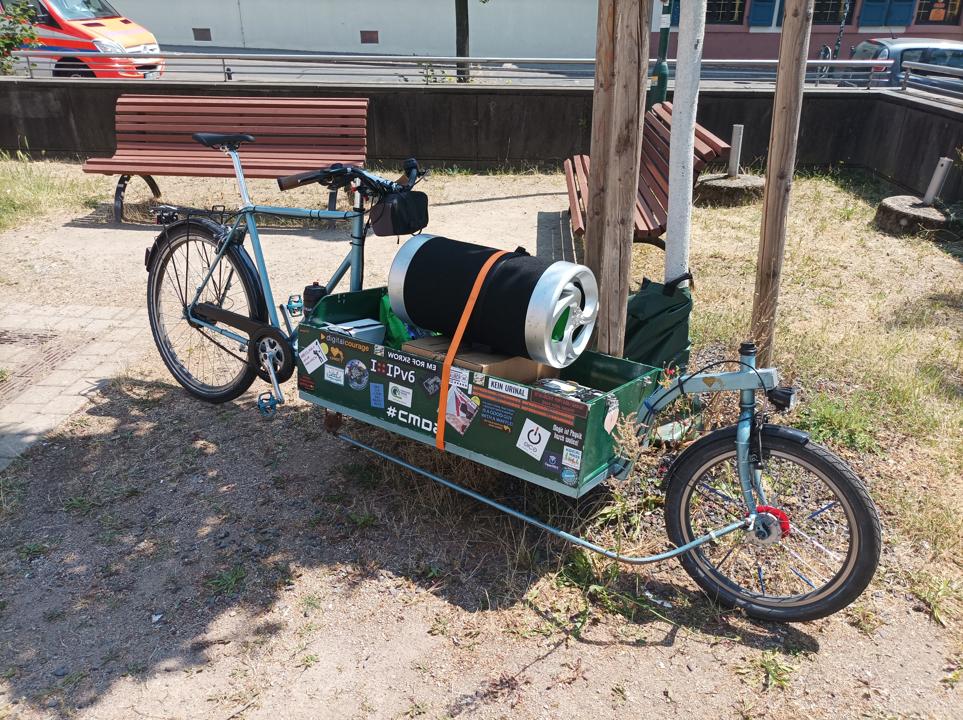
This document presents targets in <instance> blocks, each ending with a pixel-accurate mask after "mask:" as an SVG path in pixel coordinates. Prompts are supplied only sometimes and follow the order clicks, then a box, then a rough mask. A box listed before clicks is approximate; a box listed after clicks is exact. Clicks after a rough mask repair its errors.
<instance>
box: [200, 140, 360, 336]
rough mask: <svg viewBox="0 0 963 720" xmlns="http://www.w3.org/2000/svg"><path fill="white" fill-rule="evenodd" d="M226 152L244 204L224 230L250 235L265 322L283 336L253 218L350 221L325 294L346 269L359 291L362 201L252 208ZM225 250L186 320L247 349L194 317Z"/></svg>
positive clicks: (352, 286)
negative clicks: (330, 206)
mask: <svg viewBox="0 0 963 720" xmlns="http://www.w3.org/2000/svg"><path fill="white" fill-rule="evenodd" d="M225 152H226V153H227V154H228V155H230V157H231V161H232V162H233V163H234V173H235V175H236V176H237V186H238V190H239V191H240V193H241V199H242V201H243V202H244V205H243V207H241V209H240V210H239V211H238V215H237V218H236V219H235V221H234V225H233V226H232V227H231V228H230V230H229V231H227V235H226V237H233V236H234V233H235V232H237V231H238V229H239V227H240V225H241V223H242V222H243V223H244V226H245V228H246V230H247V233H248V234H249V235H250V236H251V247H252V248H253V249H254V264H255V266H256V267H257V274H258V278H259V280H260V283H261V291H262V292H263V293H264V302H265V304H266V305H267V311H268V319H269V321H270V323H271V325H273V326H274V327H276V328H277V329H278V330H280V331H281V332H282V333H284V332H285V328H282V327H281V323H280V321H279V317H278V309H279V308H280V309H281V312H282V313H286V307H285V306H283V305H280V306H279V305H276V304H275V302H274V293H273V291H272V290H271V281H270V279H269V277H268V271H267V266H266V265H265V263H264V252H263V250H262V249H261V237H260V235H259V234H258V229H257V220H256V216H257V215H259V214H262V215H275V216H279V217H290V218H301V219H309V220H350V221H351V249H350V250H349V251H348V254H347V255H346V256H345V258H344V260H342V261H341V264H340V265H339V266H338V269H337V270H335V271H334V274H333V275H332V276H331V279H330V280H329V281H328V282H327V284H326V285H325V286H324V287H325V291H326V292H327V293H331V292H333V291H334V289H335V288H336V287H337V286H338V283H340V282H341V280H342V278H343V277H344V276H345V274H346V273H347V272H348V270H351V278H350V289H351V291H352V292H357V291H359V290H361V288H362V282H363V278H364V242H365V222H364V207H363V206H362V200H361V199H360V196H359V195H358V194H355V205H354V208H353V209H352V210H349V211H339V210H310V209H307V208H289V207H274V206H272V205H255V204H254V203H253V202H252V201H251V196H250V194H249V193H248V189H247V181H246V180H245V178H244V169H243V167H242V166H241V160H240V158H239V157H238V154H237V151H236V150H225ZM225 240H226V238H225ZM228 247H230V242H228V241H224V242H222V243H221V247H220V249H219V250H218V252H217V255H215V257H214V261H213V262H212V263H211V266H210V268H208V271H207V275H205V277H204V279H203V280H202V281H201V284H200V285H198V286H197V289H196V291H195V293H194V299H193V300H192V301H191V303H190V304H189V305H188V317H189V319H190V321H191V322H193V323H196V324H197V325H200V326H202V327H204V328H206V329H207V330H210V331H212V332H216V333H218V334H219V335H223V336H225V337H227V338H230V339H231V340H234V341H235V342H238V343H240V344H241V345H245V346H246V345H247V342H248V338H247V337H245V336H243V335H240V334H238V333H236V332H234V331H233V330H230V329H228V328H224V327H221V326H218V325H213V324H211V323H208V322H206V321H204V320H201V319H200V318H198V317H197V316H196V315H194V307H195V306H196V305H197V303H198V302H199V301H200V299H201V294H202V293H203V292H204V288H205V287H206V286H207V283H208V282H210V279H211V277H212V276H213V275H214V271H215V269H216V268H217V266H218V264H219V263H220V261H221V258H222V257H223V256H224V253H226V252H227V249H228ZM225 292H226V288H225ZM284 320H285V325H286V326H287V333H286V337H287V338H288V341H289V342H293V340H294V335H295V333H296V329H295V328H294V327H292V325H291V319H290V317H288V316H287V314H285V315H284Z"/></svg>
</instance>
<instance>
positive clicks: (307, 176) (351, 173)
mask: <svg viewBox="0 0 963 720" xmlns="http://www.w3.org/2000/svg"><path fill="white" fill-rule="evenodd" d="M404 168H405V174H406V175H407V176H408V182H407V185H400V184H398V183H396V182H392V181H391V180H386V179H385V178H383V177H380V176H378V175H375V174H374V173H370V172H368V171H367V170H363V169H361V168H359V167H355V166H354V165H342V164H341V163H335V164H334V165H331V166H329V167H326V168H321V169H319V170H309V171H307V172H303V173H297V174H296V175H284V176H282V177H279V178H278V188H280V189H281V190H282V191H283V190H292V189H294V188H296V187H302V186H304V185H310V184H311V183H321V184H322V185H328V186H330V187H332V188H338V187H344V186H346V185H348V184H350V183H351V182H352V181H353V180H358V181H359V182H360V183H361V185H362V186H363V187H365V188H367V189H368V191H369V192H371V193H372V194H375V195H386V194H388V193H393V192H401V191H402V190H405V189H406V188H411V187H412V186H414V184H415V182H416V181H417V180H418V176H419V175H420V174H421V171H420V170H419V167H418V161H417V160H416V159H415V158H409V159H407V160H405V164H404Z"/></svg>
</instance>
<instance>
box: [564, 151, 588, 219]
mask: <svg viewBox="0 0 963 720" xmlns="http://www.w3.org/2000/svg"><path fill="white" fill-rule="evenodd" d="M562 167H563V168H564V169H565V185H566V187H567V188H568V205H569V208H574V209H573V210H572V211H571V215H572V234H573V235H575V236H576V237H582V235H583V234H584V233H585V219H584V217H583V216H582V212H581V210H582V209H581V207H580V206H579V202H578V188H576V187H575V168H574V167H573V164H572V160H571V159H568V160H566V161H565V162H564V163H562Z"/></svg>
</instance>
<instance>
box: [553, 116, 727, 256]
mask: <svg viewBox="0 0 963 720" xmlns="http://www.w3.org/2000/svg"><path fill="white" fill-rule="evenodd" d="M671 129H672V103H668V102H664V103H659V104H658V105H655V106H653V107H652V109H651V110H649V111H648V112H647V113H646V114H645V123H644V130H643V132H642V163H641V166H640V171H639V190H638V196H637V198H636V203H635V241H636V242H646V243H649V244H651V245H655V246H656V247H659V248H662V249H663V250H665V241H664V240H662V235H664V234H665V226H666V221H667V220H668V216H669V214H668V207H669V133H670V131H671ZM728 155H729V145H728V144H726V143H725V142H723V141H722V140H720V139H719V138H718V137H716V136H715V135H713V134H712V133H711V132H709V131H708V130H706V129H705V128H704V127H702V126H701V125H699V124H696V126H695V152H694V163H693V165H694V167H693V172H692V177H693V180H695V179H696V178H698V177H699V172H700V171H701V170H702V168H704V167H705V166H706V165H707V164H708V163H710V162H712V161H713V160H724V159H726V157H728ZM564 165H565V181H566V184H567V185H568V203H569V208H570V210H571V215H572V234H573V235H575V236H576V237H578V238H582V237H583V236H584V235H585V222H586V217H587V213H586V203H587V201H588V178H589V170H590V162H589V156H588V155H576V156H574V157H572V158H569V159H568V160H566V161H565V164H564Z"/></svg>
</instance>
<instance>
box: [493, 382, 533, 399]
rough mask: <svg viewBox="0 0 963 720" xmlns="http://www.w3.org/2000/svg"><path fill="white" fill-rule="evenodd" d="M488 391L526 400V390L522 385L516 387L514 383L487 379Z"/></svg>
mask: <svg viewBox="0 0 963 720" xmlns="http://www.w3.org/2000/svg"><path fill="white" fill-rule="evenodd" d="M488 389H489V390H494V391H495V392H500V393H504V394H506V395H511V396H512V397H517V398H521V399H522V400H528V388H527V387H525V386H524V385H516V384H515V383H511V382H505V381H504V380H499V379H498V378H488Z"/></svg>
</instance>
